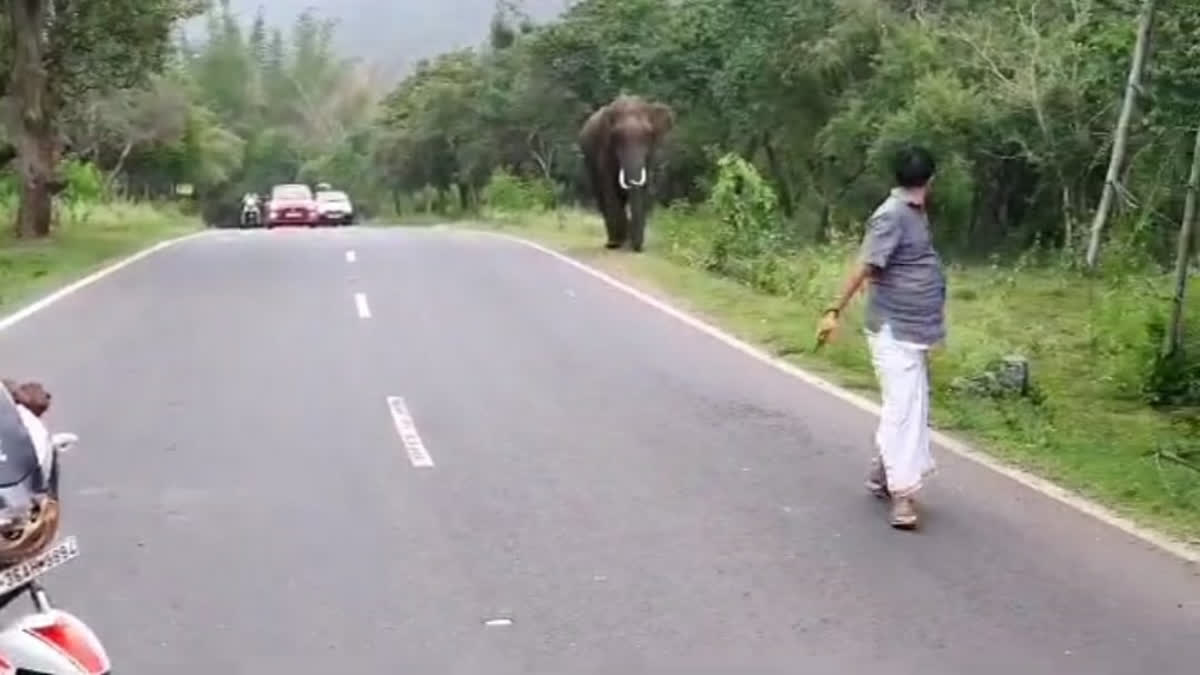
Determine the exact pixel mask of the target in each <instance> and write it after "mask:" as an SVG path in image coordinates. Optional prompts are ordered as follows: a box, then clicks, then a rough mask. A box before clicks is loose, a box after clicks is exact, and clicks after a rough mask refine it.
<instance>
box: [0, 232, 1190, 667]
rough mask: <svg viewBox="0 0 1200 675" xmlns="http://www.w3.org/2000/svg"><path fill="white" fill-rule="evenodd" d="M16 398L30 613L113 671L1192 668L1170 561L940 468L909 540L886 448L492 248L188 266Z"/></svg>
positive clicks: (321, 254)
mask: <svg viewBox="0 0 1200 675" xmlns="http://www.w3.org/2000/svg"><path fill="white" fill-rule="evenodd" d="M348 251H353V252H354V260H353V261H349V260H348V259H347V252H348ZM359 293H361V294H362V301H358V300H356V295H355V294H359ZM363 301H365V302H363ZM360 302H362V304H363V305H365V307H363V306H360V304H359V303H360ZM362 309H366V310H369V315H368V316H366V317H364V316H362V315H360V310H362ZM0 373H3V374H5V375H9V376H14V377H29V378H33V377H36V378H40V379H42V380H44V381H45V382H46V383H47V385H48V387H49V388H50V390H51V391H52V392H53V393H54V394H55V406H56V407H55V409H54V410H53V411H52V413H51V421H52V422H53V423H54V425H55V426H56V427H61V428H64V429H71V430H74V431H77V432H78V433H80V435H81V438H82V442H81V445H80V446H79V448H78V450H77V454H75V455H73V456H71V457H69V458H68V459H67V461H68V466H67V467H66V475H65V479H64V480H65V491H66V505H65V510H66V523H65V525H64V531H66V532H69V533H73V534H75V535H77V536H78V537H79V538H80V545H81V548H82V550H83V556H82V557H81V558H80V559H78V560H77V561H74V562H72V563H71V564H70V565H68V566H66V567H63V568H61V569H59V570H56V571H54V572H52V573H50V575H48V577H47V578H46V581H47V584H48V585H49V587H50V589H51V591H52V592H53V593H54V597H55V598H56V600H57V601H58V602H60V603H61V604H62V605H63V606H65V607H66V608H68V609H70V610H72V611H75V612H77V613H78V614H79V615H81V616H82V617H83V618H84V619H85V620H87V621H88V622H89V623H90V624H91V625H93V626H94V627H95V628H96V630H97V631H98V632H99V633H100V635H101V637H102V638H103V639H104V640H105V642H106V644H107V645H108V647H109V649H110V650H111V655H112V657H113V659H114V662H115V672H118V673H172V675H200V674H204V675H211V674H212V673H245V674H247V675H264V674H266V673H297V674H304V673H313V674H319V673H339V674H340V673H388V674H389V675H390V674H398V673H422V674H434V673H437V674H446V675H458V674H462V675H468V674H469V675H484V674H486V675H507V674H517V673H522V674H523V673H538V674H543V673H544V674H547V675H550V674H553V675H574V674H584V673H587V674H592V673H596V674H600V673H622V674H626V673H628V674H632V673H705V674H708V673H730V674H737V675H755V674H759V673H789V674H796V673H803V674H805V675H808V674H814V673H818V674H823V673H831V674H835V673H853V674H857V673H872V672H886V673H890V674H907V673H913V674H917V673H919V674H921V675H963V674H967V673H969V674H971V675H990V674H993V673H994V674H996V675H1013V673H1019V674H1020V675H1035V674H1042V673H1045V674H1047V675H1073V674H1079V675H1084V674H1086V675H1102V674H1109V673H1111V674H1114V675H1134V674H1142V673H1147V674H1152V675H1168V674H1175V673H1178V674H1180V675H1184V674H1187V675H1195V673H1196V672H1197V665H1196V664H1198V663H1200V578H1198V577H1197V576H1196V572H1195V570H1192V569H1189V567H1188V566H1186V565H1184V564H1183V563H1181V562H1180V561H1178V560H1176V559H1174V558H1171V557H1168V556H1167V555H1166V554H1163V553H1160V552H1157V551H1155V550H1151V549H1149V548H1148V547H1147V546H1146V545H1144V544H1141V543H1139V542H1136V541H1134V540H1132V539H1131V538H1130V537H1128V536H1126V535H1124V534H1121V533H1119V532H1117V531H1115V530H1113V529H1111V528H1109V527H1107V526H1105V525H1102V524H1100V523H1098V522H1096V521H1094V520H1092V519H1090V518H1088V517H1085V516H1083V515H1080V514H1078V513H1077V512H1075V511H1073V510H1070V509H1068V508H1067V507H1065V506H1063V505H1061V504H1059V503H1057V502H1054V501H1051V500H1049V499H1047V498H1045V497H1043V496H1040V495H1038V494H1035V493H1034V492H1032V491H1030V490H1028V489H1026V488H1024V487H1021V486H1019V485H1017V484H1016V483H1014V482H1012V481H1010V480H1009V479H1007V478H1004V477H1001V476H998V475H996V474H993V473H991V472H989V471H987V470H985V469H982V468H979V467H977V466H975V465H973V464H971V463H968V462H966V461H964V460H959V459H956V458H955V457H953V456H951V455H949V454H948V453H946V452H940V453H939V461H940V466H941V473H940V475H939V476H937V477H936V479H935V480H934V481H933V483H932V484H931V486H930V488H929V489H928V491H927V493H926V494H925V497H924V502H925V509H926V516H927V521H926V525H925V528H924V530H923V531H922V532H919V533H916V534H911V533H903V532H896V531H893V530H891V529H890V528H889V527H888V526H887V524H886V522H885V512H884V506H883V505H882V504H881V503H879V502H877V501H876V500H874V499H872V498H871V497H870V496H868V495H867V494H866V492H865V490H864V489H863V488H862V485H861V483H862V478H863V471H864V468H865V463H866V459H867V447H868V443H867V439H868V438H869V436H870V433H871V429H872V427H873V420H872V419H871V417H870V416H869V415H867V414H865V413H863V412H861V411H859V410H857V409H855V408H853V407H851V406H850V405H848V404H846V403H844V402H842V401H840V400H837V399H834V398H832V397H830V396H828V395H827V394H824V393H822V392H820V391H818V390H815V389H814V388H812V387H811V386H809V385H806V384H804V383H802V382H799V381H796V380H795V379H792V378H790V377H788V376H786V375H785V374H783V373H781V372H778V371H776V370H774V369H772V368H770V367H769V366H767V365H765V364H762V363H759V362H757V361H754V360H751V359H749V358H747V357H746V356H745V355H743V354H741V353H739V352H737V351H735V350H733V349H731V348H729V347H728V346H726V345H724V344H722V343H720V342H718V341H716V340H714V339H713V338H711V337H709V336H707V335H704V334H701V333H699V332H697V331H695V330H693V329H691V328H689V327H687V326H686V325H684V324H683V323H681V322H679V321H677V320H675V319H673V318H671V317H669V316H667V315H665V314H663V313H661V312H659V311H657V310H655V309H654V308H652V307H649V306H648V305H645V304H643V303H639V302H638V301H636V300H635V299H633V298H631V297H629V296H628V295H626V294H624V293H622V292H620V291H618V290H616V289H614V288H611V287H609V286H607V285H605V284H604V283H603V282H601V281H599V280H597V279H595V278H593V277H591V276H588V275H586V274H584V273H582V272H580V271H579V270H577V269H574V268H572V267H571V266H569V265H567V264H565V263H563V262H562V261H560V260H556V259H554V258H552V257H549V256H547V255H545V254H543V253H540V252H538V251H535V250H532V249H529V248H525V247H522V246H520V245H518V244H515V243H512V242H508V241H504V240H500V239H497V238H492V237H488V236H485V235H480V234H468V233H456V232H452V231H433V230H386V231H385V230H367V229H360V228H347V229H340V230H320V231H289V230H279V231H273V232H253V233H239V232H228V233H219V234H214V235H212V236H208V237H202V238H200V239H196V240H192V241H190V242H187V243H183V244H180V245H178V246H175V247H172V248H169V249H167V250H165V251H163V252H161V253H159V254H156V255H154V256H152V257H149V258H146V259H144V260H142V261H139V262H138V263H136V264H134V265H132V266H130V267H127V268H125V269H124V270H121V271H119V272H117V273H116V274H114V275H112V276H110V277H108V278H106V279H104V280H102V281H101V282H99V283H97V284H95V285H93V286H90V287H87V288H86V289H84V290H82V291H80V292H78V293H76V294H73V295H71V296H68V297H67V298H65V299H64V300H62V301H61V302H59V303H57V304H55V305H53V306H51V307H49V308H47V309H46V310H44V311H43V312H40V313H38V314H35V315H34V316H32V317H30V318H29V319H28V320H26V321H24V322H21V323H19V324H17V325H15V326H12V327H11V328H9V329H7V330H5V331H3V332H0ZM390 396H391V397H402V399H403V401H404V404H405V407H406V408H407V412H408V413H409V415H410V417H411V419H412V421H413V422H414V424H415V428H416V430H417V431H418V433H419V436H420V439H421V441H422V442H423V450H424V452H425V453H426V454H427V456H428V458H429V459H430V460H431V461H432V466H422V464H425V463H426V462H425V457H426V455H423V454H422V453H421V450H422V448H419V447H417V446H416V445H412V446H411V447H412V448H416V449H415V450H414V454H413V455H412V456H411V457H410V454H409V452H408V450H409V449H410V446H408V445H406V443H405V442H404V440H403V438H402V436H401V434H399V433H398V431H397V427H396V425H395V423H394V419H393V417H392V415H391V413H390V411H389V406H388V404H387V400H388V397H390ZM408 438H409V440H410V441H411V440H412V437H411V436H409V437H408ZM414 461H415V464H414ZM11 611H12V610H9V612H10V613H11ZM492 619H508V620H510V621H511V623H509V624H507V625H487V624H486V623H485V622H486V621H488V620H492Z"/></svg>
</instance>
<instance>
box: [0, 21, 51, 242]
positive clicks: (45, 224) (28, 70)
mask: <svg viewBox="0 0 1200 675" xmlns="http://www.w3.org/2000/svg"><path fill="white" fill-rule="evenodd" d="M47 5H48V2H47V0H8V12H9V21H10V23H11V25H12V40H13V47H12V50H13V62H12V74H11V77H10V78H9V100H10V102H11V104H10V105H11V109H10V110H9V120H8V123H9V128H10V131H11V135H12V137H13V144H14V145H15V146H16V148H17V170H18V172H19V173H20V175H21V206H20V208H19V209H18V210H17V221H16V223H15V229H16V234H17V236H18V237H44V236H46V235H48V234H50V221H51V214H52V211H51V200H52V198H53V196H54V194H55V193H56V192H58V191H59V190H61V189H62V188H63V183H62V182H61V181H60V180H59V179H58V176H57V171H56V170H57V168H58V158H59V140H60V139H59V137H58V134H57V133H55V130H54V111H53V104H52V102H51V101H50V92H49V82H48V80H47V76H46V69H45V66H44V62H45V52H46V39H45V24H46V19H47V16H46V14H47V11H48V7H47Z"/></svg>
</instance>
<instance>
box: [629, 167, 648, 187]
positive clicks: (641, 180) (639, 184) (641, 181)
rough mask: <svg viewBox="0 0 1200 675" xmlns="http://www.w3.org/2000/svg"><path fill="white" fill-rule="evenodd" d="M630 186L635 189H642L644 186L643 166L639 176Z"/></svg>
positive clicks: (644, 169)
mask: <svg viewBox="0 0 1200 675" xmlns="http://www.w3.org/2000/svg"><path fill="white" fill-rule="evenodd" d="M632 184H633V185H635V186H637V187H642V186H643V185H645V184H646V167H644V166H643V167H642V173H641V175H640V176H639V177H638V179H637V180H635V181H633V183H632Z"/></svg>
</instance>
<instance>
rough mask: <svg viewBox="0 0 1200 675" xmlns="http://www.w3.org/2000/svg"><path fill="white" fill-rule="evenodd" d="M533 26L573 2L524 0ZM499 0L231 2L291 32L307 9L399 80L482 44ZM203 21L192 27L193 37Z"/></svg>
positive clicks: (346, 46) (345, 47)
mask: <svg viewBox="0 0 1200 675" xmlns="http://www.w3.org/2000/svg"><path fill="white" fill-rule="evenodd" d="M521 4H522V5H523V6H524V9H525V11H526V12H527V13H528V14H529V15H530V16H531V17H533V18H534V20H535V21H539V22H541V21H545V20H546V19H549V18H553V17H554V16H555V15H557V14H558V13H559V12H561V11H562V10H563V9H564V7H565V6H566V5H567V4H569V0H524V1H523V2H522V3H521ZM495 5H496V0H230V7H231V8H232V9H233V10H234V11H235V12H237V13H238V14H239V15H241V16H242V17H244V19H245V21H246V22H249V21H250V20H251V19H252V18H253V17H254V14H255V12H256V11H257V9H258V7H260V6H261V7H262V9H263V13H264V15H265V16H266V18H267V23H268V24H270V25H272V26H278V27H281V28H287V27H288V26H290V25H291V22H292V20H293V19H295V17H296V16H297V15H298V14H299V13H300V12H301V11H303V10H304V9H305V8H306V7H311V8H312V9H313V10H314V11H315V12H316V13H317V14H319V15H320V16H324V17H328V18H334V19H337V20H338V24H339V25H338V42H339V48H340V49H341V50H342V52H343V53H344V54H346V55H347V56H356V57H359V58H362V59H364V60H366V61H369V62H371V63H373V64H374V65H376V66H378V67H381V68H382V69H383V70H384V71H385V72H388V73H390V74H393V75H396V74H400V73H401V72H403V71H404V70H405V69H407V67H409V66H411V65H412V64H413V63H415V62H416V61H418V60H419V59H421V58H424V57H429V56H435V55H437V54H439V53H441V52H444V51H448V50H451V49H455V48H457V47H465V46H470V45H477V44H480V43H482V42H483V41H484V40H485V39H486V37H487V32H488V24H489V22H490V21H491V18H492V13H493V10H494V8H495ZM197 26H199V27H201V28H200V30H201V32H202V31H203V28H202V26H203V19H200V20H199V21H198V22H195V21H194V22H193V23H192V25H191V26H189V30H188V32H189V34H192V33H194V32H195V28H196V27H197Z"/></svg>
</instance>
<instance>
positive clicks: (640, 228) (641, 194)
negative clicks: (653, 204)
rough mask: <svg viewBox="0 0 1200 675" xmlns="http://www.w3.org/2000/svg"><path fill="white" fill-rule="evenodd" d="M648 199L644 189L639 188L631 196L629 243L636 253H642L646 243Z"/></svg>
mask: <svg viewBox="0 0 1200 675" xmlns="http://www.w3.org/2000/svg"><path fill="white" fill-rule="evenodd" d="M648 200H649V196H648V195H647V194H646V192H645V190H644V189H638V190H636V191H634V192H633V193H632V194H630V196H629V244H630V248H632V249H633V250H634V252H635V253H640V252H641V251H642V247H643V246H644V244H645V238H646V205H647V204H646V203H647V201H648Z"/></svg>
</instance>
